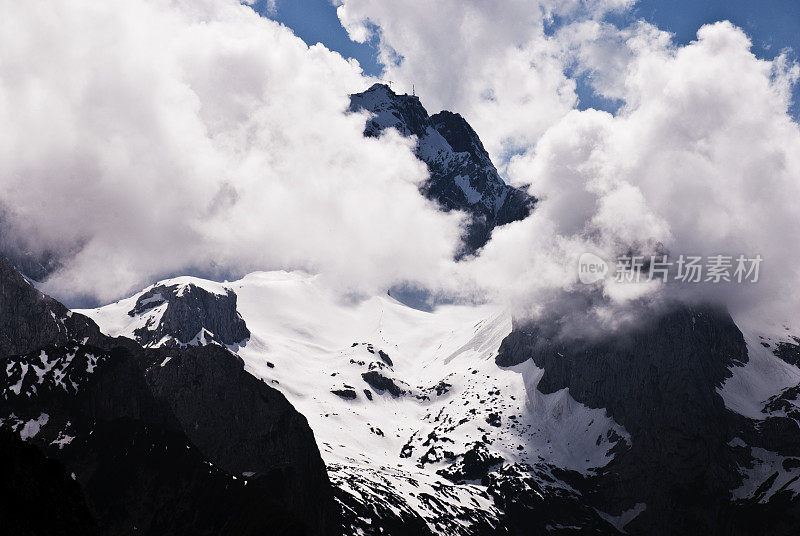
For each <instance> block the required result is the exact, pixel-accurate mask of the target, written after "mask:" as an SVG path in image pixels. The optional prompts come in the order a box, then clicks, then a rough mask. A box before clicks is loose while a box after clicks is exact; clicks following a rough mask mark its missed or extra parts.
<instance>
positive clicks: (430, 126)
mask: <svg viewBox="0 0 800 536" xmlns="http://www.w3.org/2000/svg"><path fill="white" fill-rule="evenodd" d="M350 110H351V111H354V112H356V111H362V110H364V111H367V112H369V113H370V114H371V115H372V117H371V119H369V120H368V121H367V124H366V127H365V129H364V135H365V136H376V137H377V136H379V135H380V134H381V132H383V131H384V130H385V129H387V128H395V129H397V131H398V132H400V134H402V135H404V136H416V138H417V147H416V155H417V157H418V158H419V159H420V160H422V161H423V162H425V163H426V164H427V165H428V170H429V172H430V179H429V180H428V182H427V183H426V184H424V185H423V187H422V192H423V193H424V194H425V195H426V196H427V197H428V198H430V199H433V200H435V201H436V202H438V203H439V206H441V207H442V208H443V209H444V210H463V211H466V212H467V213H468V214H469V215H470V217H471V220H470V225H469V228H468V230H467V235H466V236H465V237H464V245H465V253H472V252H474V251H476V250H478V249H480V248H481V247H482V246H483V245H485V244H486V242H487V241H488V240H489V238H490V237H491V233H492V229H493V228H494V227H495V226H497V225H504V224H506V223H510V222H513V221H517V220H521V219H524V218H525V217H527V216H528V214H530V211H531V209H532V208H533V205H534V203H535V199H534V198H532V197H531V196H530V195H529V194H528V193H526V192H525V191H524V190H521V189H517V188H513V187H511V186H509V185H507V184H506V183H505V182H503V180H502V179H501V178H500V175H499V174H498V173H497V169H496V168H495V166H494V164H493V163H492V161H491V159H490V158H489V154H488V153H487V152H486V149H484V147H483V144H482V143H481V140H480V138H478V135H477V134H476V133H475V131H474V130H473V129H472V127H471V126H470V125H469V124H468V123H467V122H466V121H465V120H464V118H463V117H461V116H460V115H459V114H456V113H452V112H448V111H446V110H445V111H442V112H439V113H437V114H434V115H432V116H428V112H427V111H426V110H425V108H423V107H422V104H421V103H420V100H419V98H418V97H416V96H413V95H397V94H395V93H394V92H393V91H392V90H391V89H390V88H389V87H388V86H386V85H384V84H375V85H373V86H372V87H371V88H369V89H368V90H366V91H364V92H363V93H356V94H354V95H351V96H350Z"/></svg>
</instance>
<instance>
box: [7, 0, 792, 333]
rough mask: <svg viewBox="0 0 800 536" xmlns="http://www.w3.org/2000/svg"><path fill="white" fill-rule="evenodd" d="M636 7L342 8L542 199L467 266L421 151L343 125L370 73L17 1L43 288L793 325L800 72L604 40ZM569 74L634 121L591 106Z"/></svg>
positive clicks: (15, 155)
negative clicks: (305, 274)
mask: <svg viewBox="0 0 800 536" xmlns="http://www.w3.org/2000/svg"><path fill="white" fill-rule="evenodd" d="M628 5H629V2H627V1H624V0H620V1H600V0H598V1H594V2H586V1H582V2H579V1H577V0H576V1H574V2H558V3H555V2H552V3H550V2H548V1H541V2H539V3H537V4H535V5H532V4H531V3H530V2H509V3H504V4H503V8H502V9H498V8H496V7H491V8H490V7H489V6H487V5H486V3H484V2H477V1H476V2H450V1H448V0H445V1H442V2H438V3H436V4H434V5H426V6H425V7H424V9H423V8H422V7H420V6H419V5H418V4H410V3H403V2H400V3H398V2H382V1H371V2H363V1H362V0H344V2H342V3H341V4H340V5H339V7H338V13H339V16H340V18H341V20H342V22H343V24H345V26H346V27H347V29H348V31H349V32H350V35H351V36H352V37H353V38H356V39H366V38H367V37H369V35H370V32H374V31H377V32H379V35H380V43H381V45H380V47H381V58H382V61H384V63H385V64H386V65H387V76H386V77H387V78H391V79H393V80H394V81H395V84H397V85H400V86H401V87H402V84H405V85H406V86H408V88H409V89H410V85H411V83H414V84H415V85H416V88H417V90H418V91H417V92H418V94H420V95H421V96H422V100H423V102H424V103H425V105H426V106H427V107H428V109H429V110H431V111H435V110H436V109H438V108H448V109H451V110H454V111H458V112H461V113H463V114H464V115H465V116H466V118H467V119H468V120H469V121H470V122H471V123H472V124H473V126H474V127H475V128H476V130H477V132H478V133H479V134H480V136H481V137H482V138H483V139H484V140H486V142H487V146H488V147H489V148H490V150H491V151H492V154H493V156H495V157H500V158H501V160H500V163H501V164H503V163H505V164H506V165H505V166H504V169H505V173H507V176H508V178H509V179H510V180H511V181H512V182H514V183H517V184H525V183H531V186H530V189H531V193H533V194H534V195H535V196H536V197H537V198H539V200H540V202H539V203H538V205H537V208H536V210H535V211H534V212H533V214H532V215H531V216H530V217H529V218H527V219H526V220H524V221H521V222H516V223H514V224H511V225H507V226H504V227H502V228H499V229H497V230H496V231H495V233H494V235H493V239H492V240H491V242H490V243H489V244H488V245H487V246H486V247H485V248H484V250H483V251H482V252H481V254H480V255H479V256H477V257H475V258H471V259H467V260H465V261H462V262H455V261H453V252H454V249H455V248H456V247H457V243H458V238H459V234H460V233H461V229H462V227H461V224H462V222H461V220H460V217H459V215H458V214H456V213H449V214H444V213H441V212H439V211H437V210H436V208H435V207H434V206H432V204H431V203H429V202H428V201H426V200H425V199H424V198H423V197H422V196H421V195H420V194H419V193H418V191H417V187H418V185H419V183H420V182H421V181H423V180H425V178H426V170H425V167H424V165H423V164H422V163H421V162H419V161H418V160H416V159H415V158H414V157H413V153H412V146H413V141H412V140H408V139H404V138H402V137H400V136H399V135H397V134H396V133H394V132H388V133H387V134H385V135H383V136H382V137H381V138H379V139H365V138H363V137H362V135H361V133H362V129H363V125H364V120H365V117H364V116H359V115H352V114H351V115H348V114H346V113H345V109H346V107H347V104H348V100H347V95H348V93H351V92H355V91H361V90H363V89H364V88H365V87H367V86H369V85H370V83H371V82H372V81H371V80H369V79H367V78H366V77H364V76H363V75H362V73H361V71H360V69H359V67H358V65H357V64H356V63H355V62H353V61H346V60H344V59H343V58H342V57H341V56H339V55H338V54H336V53H333V52H331V51H328V50H327V49H325V48H324V47H322V46H321V45H316V46H313V47H310V48H309V47H307V46H306V45H305V44H304V43H303V42H302V41H301V40H299V39H298V38H297V37H295V36H294V35H293V34H292V33H291V31H289V30H288V29H287V28H285V27H282V26H280V25H278V24H276V23H274V22H272V21H269V20H266V19H263V18H260V17H258V16H257V15H256V14H255V13H254V12H253V11H252V10H251V9H250V8H249V7H247V6H244V5H241V4H240V3H238V2H235V1H233V0H202V1H200V2H196V1H195V2H183V1H179V0H174V1H167V0H147V1H144V2H138V3H130V2H115V1H112V2H102V3H97V2H91V1H89V0H79V1H70V2H66V1H61V0H55V1H54V2H50V3H49V4H48V5H47V6H46V7H45V6H43V5H39V4H32V5H25V6H24V7H23V6H22V5H21V4H19V3H13V2H10V1H6V0H0V121H1V122H2V124H3V125H4V127H5V128H4V129H3V131H2V132H0V193H1V195H2V197H0V199H2V207H0V208H2V214H3V218H4V225H5V229H6V234H8V233H9V232H10V233H11V234H13V235H16V236H17V237H23V238H24V240H25V241H26V242H27V243H28V244H29V245H30V246H31V247H33V248H38V249H39V250H40V251H58V250H60V251H70V252H73V253H74V256H72V257H69V258H68V260H67V262H66V264H65V266H64V268H63V269H62V270H60V271H59V272H57V273H55V274H54V275H53V276H52V277H51V278H50V279H49V280H48V281H47V283H46V287H45V288H46V290H49V291H51V292H53V293H55V294H56V295H58V296H60V297H64V298H67V299H70V298H75V297H76V296H80V295H84V294H88V295H92V296H93V297H95V298H98V299H99V300H101V301H105V300H109V299H112V298H116V297H119V296H121V295H123V294H125V293H126V292H129V291H131V290H133V289H136V288H140V287H142V286H144V285H146V284H148V283H150V282H152V281H153V280H154V279H156V278H158V277H162V276H165V275H170V274H177V273H195V274H197V273H200V274H206V275H211V276H213V275H227V274H232V275H239V274H242V273H244V272H247V271H250V270H256V269H273V268H303V269H306V270H309V271H314V272H319V273H322V274H324V276H325V277H328V278H330V279H331V281H332V282H333V284H334V285H335V286H337V287H339V288H342V289H345V290H357V291H365V292H372V291H375V290H376V289H383V288H386V287H388V286H390V285H392V284H395V283H398V282H411V283H413V284H416V285H421V286H425V287H428V288H430V289H432V290H434V291H437V292H442V293H446V294H449V295H451V296H452V295H456V296H461V297H469V298H473V299H491V300H498V301H500V302H503V303H505V304H508V305H510V306H511V307H512V308H513V310H514V312H515V313H516V314H517V315H521V316H529V315H538V314H542V313H547V312H549V313H550V314H553V311H556V312H557V314H564V315H565V316H568V315H570V314H575V312H576V311H577V312H578V314H580V315H584V316H592V317H594V318H595V319H596V320H598V322H599V323H601V324H604V325H608V324H614V323H615V322H620V321H621V319H624V318H625V314H620V311H623V312H627V313H628V315H629V316H635V311H636V309H635V307H639V306H641V304H643V303H644V304H648V303H661V302H663V301H669V300H674V299H681V300H708V299H710V300H722V301H725V302H727V303H729V304H731V305H732V306H735V307H739V308H747V309H750V310H761V309H763V308H764V307H769V308H772V309H775V308H779V307H781V308H783V309H784V312H785V313H786V314H787V315H792V314H796V312H797V305H798V292H797V290H796V289H797V288H800V286H799V285H798V282H799V281H798V279H800V278H799V277H798V276H800V258H798V255H797V253H796V251H797V250H796V248H795V247H793V244H794V241H795V240H794V238H795V237H796V236H797V235H798V232H800V213H798V211H797V210H796V209H795V207H794V203H795V200H796V199H798V198H800V130H799V129H798V125H797V123H795V122H793V121H792V119H791V117H790V116H789V115H788V113H787V110H788V106H789V98H790V94H791V91H790V90H791V87H792V85H793V84H794V83H796V81H797V79H798V74H800V73H799V72H798V67H797V66H796V65H793V64H791V63H790V62H789V61H788V60H787V59H786V58H785V57H783V56H778V57H777V58H775V59H773V60H771V61H767V60H763V59H758V58H756V57H755V56H754V55H753V54H752V53H751V51H750V42H749V40H748V38H747V36H746V35H745V34H744V33H743V32H742V31H741V30H740V29H738V28H736V27H734V26H733V25H731V24H730V23H724V22H723V23H718V24H714V25H709V26H704V27H703V28H701V29H699V31H698V35H697V40H696V41H694V42H692V43H690V44H688V45H686V46H676V45H675V44H674V43H673V42H672V39H671V37H670V36H669V34H667V33H665V32H663V31H661V30H660V29H658V28H655V27H653V26H652V25H650V24H647V23H644V22H638V23H636V24H633V25H631V26H629V27H626V28H617V27H615V26H613V25H611V24H609V23H608V22H604V21H603V15H604V14H605V13H607V12H608V11H609V10H614V9H622V8H625V7H626V6H628ZM555 18H560V19H567V20H568V21H567V22H566V23H560V24H559V25H557V27H555V26H553V20H554V19H555ZM571 72H579V73H586V74H589V75H590V79H591V81H592V83H593V84H594V86H595V89H596V90H597V91H598V92H599V93H600V94H602V95H604V96H607V97H609V98H613V99H618V100H619V101H620V102H622V106H621V108H620V110H619V112H618V113H616V114H615V115H612V114H609V113H606V112H602V111H596V110H586V111H578V110H576V109H575V104H576V94H575V82H574V81H573V80H572V79H571V78H570V74H569V73H571ZM9 229H10V230H11V231H9ZM587 251H588V252H593V253H595V254H597V255H599V256H601V257H604V258H606V259H608V260H612V261H613V260H614V259H615V258H616V257H617V256H619V255H622V254H630V253H637V254H640V255H644V256H649V255H660V254H663V253H665V252H666V253H669V254H670V255H672V256H677V255H680V254H684V255H700V256H710V255H732V256H735V255H739V254H744V255H748V256H755V255H761V256H762V257H763V259H764V261H763V265H762V268H761V280H760V282H759V283H758V284H756V285H749V286H748V285H710V284H709V285H695V286H691V287H689V286H680V285H668V286H664V285H658V284H654V283H642V284H639V285H631V284H622V283H616V282H615V281H613V279H609V280H605V282H600V283H597V284H595V285H582V284H580V283H579V282H578V273H577V269H576V265H577V259H578V257H579V256H580V255H581V253H584V252H587ZM687 289H688V291H687ZM632 305H635V307H633V308H631V306H632Z"/></svg>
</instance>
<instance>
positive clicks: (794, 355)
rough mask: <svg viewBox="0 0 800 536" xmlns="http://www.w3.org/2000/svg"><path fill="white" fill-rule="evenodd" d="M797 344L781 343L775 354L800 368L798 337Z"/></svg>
mask: <svg viewBox="0 0 800 536" xmlns="http://www.w3.org/2000/svg"><path fill="white" fill-rule="evenodd" d="M795 343H796V344H792V343H789V342H779V343H778V346H777V348H776V349H775V352H773V353H774V354H775V355H776V356H777V357H779V358H780V359H783V360H784V361H786V362H787V363H789V364H790V365H795V366H800V340H798V339H797V338H796V337H795Z"/></svg>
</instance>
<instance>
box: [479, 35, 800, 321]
mask: <svg viewBox="0 0 800 536" xmlns="http://www.w3.org/2000/svg"><path fill="white" fill-rule="evenodd" d="M625 31H626V32H627V33H628V35H627V38H626V39H619V40H618V41H617V42H618V43H620V44H621V46H624V47H626V49H627V50H625V51H622V52H614V54H615V55H616V56H617V57H624V58H626V59H625V60H624V61H621V62H619V63H615V64H614V65H613V68H614V69H616V70H617V73H616V74H615V75H614V77H613V80H612V78H609V79H608V80H606V83H607V84H608V85H607V86H606V87H607V88H608V91H614V93H615V94H616V95H618V96H619V97H620V98H622V99H623V100H624V103H625V104H624V106H623V108H622V109H621V111H620V113H618V114H617V115H616V116H612V115H611V114H608V113H605V112H598V111H593V110H588V111H584V112H579V111H572V112H570V113H569V114H567V115H566V116H565V117H564V118H563V119H562V120H561V121H559V122H558V123H557V124H556V125H554V126H553V127H551V128H550V129H548V130H547V131H546V133H545V134H544V135H543V136H542V138H541V139H540V141H539V142H538V144H537V145H536V146H535V148H533V149H532V150H530V151H528V152H527V153H525V154H524V155H520V156H517V157H515V158H514V159H513V160H512V162H511V164H510V166H509V172H510V173H511V174H513V175H518V176H526V177H528V176H532V177H535V180H534V182H533V184H532V186H531V191H532V193H534V194H535V195H537V196H538V197H540V198H541V200H542V201H541V203H540V204H539V209H538V210H537V212H536V213H535V214H534V215H533V216H532V217H530V218H528V219H527V220H525V221H523V222H519V223H516V224H513V225H511V226H508V228H502V229H499V230H498V231H496V233H495V235H494V238H493V240H492V242H491V243H490V244H489V245H488V246H487V247H486V249H485V251H484V252H483V255H482V256H481V257H480V258H478V259H476V260H474V261H473V262H472V266H470V267H469V268H467V267H466V266H465V267H463V274H465V277H467V279H469V278H472V277H475V276H476V274H477V277H478V278H480V279H483V280H484V281H495V282H496V283H497V285H496V286H495V289H494V290H495V291H496V292H497V293H498V294H500V295H503V294H506V295H508V296H510V297H509V298H508V299H509V300H513V301H516V302H518V305H519V306H520V307H528V308H530V307H531V306H532V305H533V306H541V305H542V304H546V303H548V301H549V300H552V299H554V296H562V297H563V295H564V294H565V293H566V294H568V293H571V292H580V293H581V294H584V295H586V294H592V293H594V294H597V293H600V292H601V293H602V299H599V300H596V301H594V302H592V303H594V304H595V306H596V307H597V308H598V311H596V312H598V314H601V312H602V311H601V310H602V309H603V308H609V307H610V308H613V307H614V306H615V305H619V304H626V303H627V304H630V303H632V302H636V301H641V300H642V299H650V300H655V299H658V300H662V301H663V300H665V299H667V300H670V299H681V300H720V301H723V302H725V303H727V304H728V305H730V306H731V307H735V308H738V309H746V310H749V311H751V312H752V313H753V314H760V313H761V312H763V310H764V308H767V309H771V310H773V311H775V310H778V309H780V310H781V311H782V313H783V315H784V318H791V317H793V316H794V315H796V313H797V309H798V308H797V306H798V303H799V302H798V297H799V296H798V291H797V288H798V285H797V284H798V281H799V280H800V278H799V277H798V276H800V256H799V255H798V254H797V249H796V248H795V247H794V245H793V244H794V242H795V237H796V236H798V232H800V214H799V213H798V211H797V210H796V207H795V200H796V199H798V196H800V130H799V129H798V125H797V124H796V123H795V122H793V121H792V120H791V118H790V116H789V114H788V107H789V100H788V95H789V88H790V86H791V84H793V83H794V82H795V81H796V79H797V74H798V73H797V67H796V66H792V65H789V64H788V63H787V62H786V60H785V58H782V57H778V58H777V59H775V60H773V61H765V60H759V59H757V58H756V57H755V56H754V55H753V54H752V53H751V52H750V42H749V40H748V38H747V36H746V35H745V34H744V33H743V32H742V31H741V30H740V29H738V28H736V27H734V26H733V25H731V24H730V23H727V22H723V23H718V24H714V25H708V26H704V27H702V28H700V30H699V32H698V36H697V40H696V41H694V42H692V43H690V44H689V45H686V46H683V47H675V46H673V45H672V44H671V42H670V41H669V40H665V39H663V37H662V36H660V35H659V34H658V32H657V31H655V29H653V28H652V27H648V26H647V25H643V24H642V25H639V26H638V27H637V28H632V29H626V30H625ZM597 57H600V56H595V58H597ZM583 61H585V62H586V64H587V68H592V69H602V68H603V66H604V64H603V62H593V61H592V56H591V55H588V54H587V56H586V57H585V58H584V59H583ZM520 244H526V247H524V248H521V247H520ZM584 251H591V252H594V253H597V254H600V255H602V256H603V257H604V258H606V259H609V260H614V259H616V258H617V257H618V256H619V255H624V254H628V253H629V252H632V251H633V252H636V253H638V254H642V255H645V256H649V255H660V254H662V253H665V252H668V253H669V254H671V255H672V257H673V260H674V259H675V258H676V257H677V256H678V255H680V254H684V255H698V256H704V257H705V256H713V255H726V256H727V255H730V256H737V255H739V254H744V255H747V256H748V257H753V256H756V255H761V256H762V258H763V259H764V260H763V263H762V266H761V278H760V281H759V282H758V283H757V284H751V285H747V284H742V285H739V284H731V285H717V284H710V283H709V284H706V285H693V286H688V285H672V286H670V285H667V286H662V285H653V284H652V283H650V282H647V283H643V284H641V285H638V286H637V285H630V284H623V283H616V282H615V281H613V279H612V280H607V281H606V282H605V283H604V284H600V285H599V286H597V287H593V288H582V287H581V286H580V285H579V284H578V283H577V282H576V279H577V270H576V268H575V267H576V265H577V258H578V256H579V255H580V253H582V252H584ZM520 252H522V254H521V255H520V254H519V253H520ZM497 266H502V267H503V268H502V270H503V272H502V273H501V274H500V275H499V277H493V275H492V274H493V273H495V272H494V271H493V270H494V268H495V267H497ZM534 313H535V311H534Z"/></svg>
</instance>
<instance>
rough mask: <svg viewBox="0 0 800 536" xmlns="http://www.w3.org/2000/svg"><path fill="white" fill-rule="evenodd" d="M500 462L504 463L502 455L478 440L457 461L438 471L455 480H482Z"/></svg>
mask: <svg viewBox="0 0 800 536" xmlns="http://www.w3.org/2000/svg"><path fill="white" fill-rule="evenodd" d="M500 463H503V458H502V457H500V456H496V455H493V454H492V453H490V452H489V449H488V448H487V447H486V445H485V444H484V443H481V442H476V443H474V444H473V445H472V447H470V448H469V450H467V451H466V452H465V453H464V454H463V455H462V456H461V459H460V460H459V461H458V462H457V463H454V464H453V465H451V466H450V467H448V468H447V469H440V470H439V471H437V473H438V474H440V475H442V476H443V477H445V478H447V479H448V480H452V481H453V482H463V481H466V480H480V479H481V478H483V477H484V476H486V474H487V473H488V472H489V469H490V468H491V467H493V466H495V465H497V464H500Z"/></svg>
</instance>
